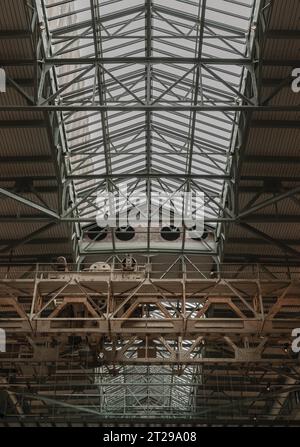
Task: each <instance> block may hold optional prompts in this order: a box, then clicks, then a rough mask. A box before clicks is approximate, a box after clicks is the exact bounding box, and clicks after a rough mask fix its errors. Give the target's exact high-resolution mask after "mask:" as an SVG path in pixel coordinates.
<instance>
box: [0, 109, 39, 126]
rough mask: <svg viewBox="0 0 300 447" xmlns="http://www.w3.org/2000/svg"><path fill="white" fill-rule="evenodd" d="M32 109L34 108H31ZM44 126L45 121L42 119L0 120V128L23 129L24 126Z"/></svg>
mask: <svg viewBox="0 0 300 447" xmlns="http://www.w3.org/2000/svg"><path fill="white" fill-rule="evenodd" d="M32 111H34V109H33V110H32ZM42 127H46V123H45V121H43V120H2V121H0V128H1V129H11V128H18V129H21V128H22V129H23V128H24V129H25V128H34V129H35V128H42Z"/></svg>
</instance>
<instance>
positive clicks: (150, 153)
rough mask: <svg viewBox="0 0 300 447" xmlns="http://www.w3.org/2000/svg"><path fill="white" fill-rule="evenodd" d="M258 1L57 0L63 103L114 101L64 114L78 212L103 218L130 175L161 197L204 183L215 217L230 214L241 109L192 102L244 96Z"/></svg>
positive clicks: (209, 215)
mask: <svg viewBox="0 0 300 447" xmlns="http://www.w3.org/2000/svg"><path fill="white" fill-rule="evenodd" d="M255 6H256V4H255V1H254V0H243V1H236V0H232V1H230V0H206V1H205V0H202V1H201V0H198V1H191V0H168V1H167V2H166V1H163V0H156V1H152V0H146V1H144V0H143V1H142V0H109V1H100V0H74V1H55V0H52V1H50V0H47V1H46V14H47V17H48V29H49V32H50V33H51V43H52V46H51V53H52V57H53V58H55V59H56V60H58V59H62V61H61V62H60V63H59V64H58V65H57V79H58V86H59V90H60V91H59V93H60V95H59V96H58V95H57V97H56V101H58V102H59V104H64V105H67V104H72V105H73V106H74V105H78V106H80V105H95V106H97V105H100V106H107V107H106V109H104V110H101V111H100V110H95V111H82V110H78V111H76V112H65V113H64V123H65V130H66V136H67V144H68V153H67V157H68V159H69V169H70V174H71V175H72V178H73V181H74V185H75V191H76V198H75V197H74V209H73V212H75V213H78V215H79V216H80V217H81V218H82V219H83V218H85V219H87V218H91V222H93V221H94V219H95V215H96V213H97V211H98V208H97V197H99V194H101V193H103V192H104V191H110V192H116V191H117V190H118V189H119V188H120V186H121V185H124V183H125V182H126V184H127V187H128V191H129V196H130V194H133V193H135V194H136V193H141V194H145V196H146V197H147V198H148V199H149V200H150V199H151V195H152V194H155V193H157V192H158V191H166V192H169V193H174V192H175V191H181V192H183V191H201V192H202V193H204V195H205V216H206V219H210V220H211V221H213V220H214V219H215V218H217V217H218V216H221V215H222V214H223V208H222V206H223V205H224V200H223V196H224V193H225V192H226V187H225V182H226V178H227V174H228V169H229V167H230V162H231V157H230V155H231V143H232V139H233V138H232V136H233V132H234V128H235V124H236V123H237V121H238V113H237V112H233V111H216V110H210V111H197V110H195V109H193V108H192V106H205V105H209V106H215V105H235V104H239V103H242V101H243V99H244V97H243V94H242V93H243V82H244V79H245V75H246V71H247V70H246V68H245V64H246V62H245V61H246V60H247V57H249V51H250V50H251V49H250V48H249V44H248V42H249V37H250V34H251V31H253V30H252V28H253V26H252V27H251V24H252V18H253V14H254V9H255ZM72 59H73V60H74V63H73V61H72ZM64 60H65V61H66V60H67V62H64ZM241 61H242V62H241ZM174 105H176V110H172V107H174ZM128 206H130V204H129V203H128ZM215 225H216V224H215V223H212V224H210V226H211V227H214V226H215ZM150 237H151V236H150ZM149 246H150V245H149V244H148V248H149Z"/></svg>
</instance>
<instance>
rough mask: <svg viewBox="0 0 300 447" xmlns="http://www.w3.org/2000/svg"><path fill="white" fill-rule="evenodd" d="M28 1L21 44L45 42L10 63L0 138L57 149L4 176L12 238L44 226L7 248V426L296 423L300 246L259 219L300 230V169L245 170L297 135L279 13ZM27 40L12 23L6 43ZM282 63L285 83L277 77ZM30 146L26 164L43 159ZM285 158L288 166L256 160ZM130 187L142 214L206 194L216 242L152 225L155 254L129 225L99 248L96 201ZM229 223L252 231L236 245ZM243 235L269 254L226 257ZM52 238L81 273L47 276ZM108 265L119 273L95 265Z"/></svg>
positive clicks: (259, 6)
mask: <svg viewBox="0 0 300 447" xmlns="http://www.w3.org/2000/svg"><path fill="white" fill-rule="evenodd" d="M4 1H6V0H4ZM14 1H16V2H19V4H18V5H19V8H20V16H21V18H22V19H23V22H25V23H26V24H27V25H26V29H24V30H21V31H20V30H19V34H17V35H16V38H17V39H18V38H20V39H21V38H22V36H24V39H25V38H26V39H27V40H28V42H29V44H28V48H27V47H26V48H25V47H24V48H25V49H24V48H22V51H20V52H19V53H18V51H16V52H12V54H11V55H9V54H6V52H4V54H5V57H2V59H1V66H2V67H4V68H5V69H6V70H7V73H8V75H7V83H8V85H9V88H10V89H11V90H10V92H9V95H10V96H9V97H8V99H6V98H7V97H4V98H3V96H1V97H0V100H1V102H0V114H1V118H3V117H4V121H3V122H2V123H1V125H0V132H1V130H2V129H10V128H15V127H16V128H18V129H19V133H20V135H21V131H20V129H26V131H28V129H29V130H31V129H32V130H33V133H35V134H36V135H37V134H39V135H38V137H36V138H37V140H38V144H42V143H43V141H44V140H45V139H46V140H47V142H48V145H49V153H47V154H44V153H43V154H39V156H38V157H37V158H38V159H39V161H42V162H43V163H46V164H47V169H46V168H43V169H41V172H39V169H38V168H37V169H32V171H30V175H27V174H26V170H24V171H22V170H21V171H22V175H20V177H18V176H17V175H16V176H13V180H12V175H11V174H10V173H9V172H8V173H6V171H4V170H3V174H4V175H3V176H1V179H0V182H1V183H0V194H1V199H2V200H3V201H4V203H6V202H8V205H7V210H6V209H5V212H4V213H3V215H1V216H0V226H1V225H2V224H11V223H13V224H14V225H15V223H16V221H17V225H19V226H20V225H22V224H23V225H24V226H26V225H28V224H30V225H32V227H30V228H31V230H30V231H29V232H27V233H26V234H24V235H23V236H20V237H18V239H16V240H13V241H10V240H9V239H8V238H7V239H4V238H3V240H2V242H1V243H0V261H1V260H2V255H3V259H4V264H1V263H0V275H1V276H0V312H1V313H0V327H1V328H4V329H5V330H6V333H7V352H6V353H5V354H2V353H1V356H0V366H1V372H0V408H2V407H3V404H2V400H3V399H4V401H5V410H6V414H7V415H8V417H7V421H8V422H7V423H10V421H12V422H13V423H14V422H16V421H21V423H23V421H24V423H27V422H28V423H29V424H31V423H32V424H34V423H41V424H43V422H45V423H46V421H50V422H49V423H52V422H53V424H55V423H65V422H66V421H68V422H69V421H70V422H75V423H76V422H82V421H87V423H89V422H91V423H95V424H99V423H100V424H101V423H106V422H107V421H109V422H112V421H113V422H116V421H120V422H122V423H124V422H128V423H130V421H131V420H132V418H137V419H139V420H141V421H142V423H145V421H147V422H148V421H151V420H153V421H154V422H157V421H158V420H160V421H162V420H164V421H170V423H172V422H174V421H187V420H190V421H191V422H192V423H197V422H198V423H199V424H202V423H205V424H206V423H211V422H215V423H220V424H222V423H224V424H230V423H239V424H244V423H245V424H247V423H253V421H255V422H256V421H257V420H259V421H266V423H272V422H274V421H275V422H276V421H283V422H286V421H290V420H292V419H293V418H294V417H295V418H297V415H298V411H299V410H298V409H299V402H300V398H299V366H298V360H297V355H295V354H294V353H293V352H292V351H291V349H290V344H291V331H292V330H293V329H294V328H295V327H296V326H297V325H299V319H300V315H299V310H300V309H299V256H300V253H299V251H298V249H297V242H295V241H294V240H293V239H289V238H288V236H286V237H284V236H281V237H280V238H278V240H277V239H274V238H273V237H272V236H270V235H269V234H268V232H267V231H266V230H265V228H261V225H270V227H272V225H274V224H278V223H279V220H280V219H282V222H286V223H295V224H297V223H298V221H299V216H298V215H297V213H296V212H294V209H292V212H291V213H290V214H288V212H286V211H285V209H284V210H282V208H281V207H283V202H284V201H285V200H288V201H291V202H292V201H293V202H295V203H296V205H297V204H298V205H297V206H298V207H299V203H300V202H299V199H298V195H299V192H300V189H299V188H300V187H299V176H298V177H297V176H296V174H295V175H292V174H286V175H283V173H282V175H281V176H280V178H279V176H278V175H277V177H276V176H275V175H273V176H271V177H270V179H267V180H266V176H265V174H264V173H262V172H260V169H257V172H255V175H254V174H253V173H252V174H251V173H249V172H246V173H244V172H243V171H242V162H244V161H246V162H248V163H253V164H254V163H257V162H258V161H257V160H258V159H257V157H256V155H251V154H250V155H249V154H247V151H246V149H247V148H246V145H247V138H248V136H249V133H250V130H251V128H254V129H258V130H260V129H266V128H269V127H270V128H272V127H273V126H274V123H275V126H277V128H278V129H281V128H283V129H284V128H286V129H297V126H298V122H297V117H298V116H299V115H298V114H299V111H300V106H299V104H298V103H297V101H295V100H293V101H292V100H290V99H288V100H286V101H285V100H283V99H282V97H281V96H280V94H281V93H282V90H283V89H284V88H286V87H287V86H289V83H290V81H291V75H290V71H291V68H292V67H295V66H297V61H296V60H295V59H294V58H293V57H290V56H289V54H288V55H287V57H286V58H284V57H282V58H273V57H271V56H270V57H269V56H267V57H265V56H264V48H265V45H266V38H267V37H268V36H272V35H273V38H274V33H275V34H276V33H278V38H282V36H283V35H284V36H287V37H288V38H289V37H291V33H289V32H288V31H284V32H283V31H282V32H281V33H280V31H277V30H272V29H271V30H270V29H269V23H270V20H271V19H270V17H271V11H272V8H274V5H273V3H276V2H275V1H274V2H269V1H267V0H241V1H240V0H226V1H221V0H168V1H167V2H166V1H162V0H145V1H144V0H130V1H128V0H103V1H100V0H72V1H70V0H59V1H58V0H57V1H56V0H30V1H26V2H25V1H24V2H23V1H22V0H14ZM21 4H22V8H21V6H20V5H21ZM10 8H11V6H10V5H8V6H7V11H8V12H7V11H6V13H7V17H9V15H10V13H11V10H10ZM12 15H13V14H12ZM0 20H1V17H0ZM23 26H24V25H23ZM22 33H23V34H22ZM272 33H273V34H272ZM12 36H13V31H9V30H4V31H0V39H8V38H12ZM295 37H296V36H295ZM276 38H277V34H276ZM284 38H285V37H284ZM0 43H1V40H0ZM23 53H24V57H23ZM270 53H272V52H270ZM15 54H17V56H16V55H15ZM268 54H269V53H268ZM18 55H19V56H21V57H18ZM9 56H10V57H9ZM274 67H275V68H276V67H277V68H278V70H281V71H282V73H283V72H284V73H286V72H288V73H287V77H286V78H285V79H281V78H278V79H276V82H275V81H274V80H273V79H271V75H270V74H268V75H266V72H267V73H269V72H270V73H271V70H273V69H274ZM267 76H270V78H268V77H267ZM280 76H281V75H280ZM282 76H283V75H282ZM26 77H27V78H26ZM28 85H29V88H28ZM266 88H267V89H268V90H267V94H266ZM12 92H13V93H12ZM278 95H279V97H278ZM276 117H279V118H276ZM45 135H46V136H45ZM31 138H32V137H31ZM21 139H22V136H20V140H21ZM281 139H283V140H284V138H282V137H281ZM28 140H29V141H30V139H29V138H28ZM295 140H296V138H295ZM33 141H34V139H33ZM265 144H266V143H265ZM273 144H274V143H273ZM45 152H46V151H45ZM30 153H31V152H30ZM33 153H34V151H33V152H32V155H30V156H29V155H28V153H26V155H23V156H21V157H20V162H21V163H24V164H25V165H27V164H29V163H32V164H33V163H34V162H35V155H33ZM4 159H5V160H4ZM4 159H3V157H2V161H3V160H4V161H5V163H11V162H15V161H16V159H17V156H16V157H13V156H11V155H10V154H9V155H6V156H5V157H4ZM270 159H272V163H279V162H280V163H281V162H283V157H281V159H280V160H278V159H277V157H276V156H275V155H273V156H271V155H264V156H261V158H260V160H261V162H266V161H267V162H269V161H270ZM4 161H3V162H4ZM291 163H297V158H296V157H295V159H294V160H292V158H291ZM24 172H25V173H24ZM12 183H13V185H12ZM125 183H126V184H127V186H128V195H126V196H125V197H124V201H125V203H127V204H129V205H130V201H131V199H132V197H133V196H134V195H135V194H141V195H144V196H145V197H146V199H147V203H150V204H151V203H153V202H154V196H155V194H156V193H157V192H160V191H163V192H165V193H166V194H169V195H171V196H172V195H173V194H174V193H176V192H178V191H179V192H190V191H192V192H201V193H203V194H204V202H205V229H206V232H207V233H208V234H209V237H208V238H207V239H204V238H203V240H200V241H199V240H197V241H192V242H191V241H190V240H188V238H187V234H186V233H187V229H186V228H183V229H182V230H181V235H180V240H179V242H178V243H177V245H175V244H174V245H173V246H172V245H167V244H166V245H163V244H161V241H159V243H158V242H157V238H156V233H155V231H153V229H152V227H151V222H150V219H149V217H148V223H147V226H146V228H145V230H144V234H143V235H142V237H141V239H142V243H141V244H140V245H139V244H138V243H136V242H135V241H132V242H129V243H128V244H127V245H126V244H125V245H122V244H120V242H119V241H118V238H117V237H116V236H117V232H116V229H115V228H110V229H109V234H108V237H107V242H105V243H103V242H102V241H99V240H98V239H97V237H98V236H97V235H96V237H95V238H93V236H92V237H90V236H88V237H87V235H88V234H89V233H91V225H92V226H93V225H94V224H95V215H96V213H97V212H98V210H99V203H98V202H97V200H98V197H99V195H101V194H104V193H105V192H107V191H108V192H112V193H114V194H116V193H118V192H119V193H120V194H122V187H123V186H124V184H125ZM274 185H275V186H274ZM248 193H250V194H252V195H251V196H250V197H249V198H247V200H245V198H244V197H243V196H242V194H246V195H247V194H248ZM47 194H50V195H51V194H52V195H55V199H53V197H52V196H51V199H49V197H48V196H47ZM266 194H267V195H266ZM5 201H6V202H5ZM12 204H13V205H14V208H13V207H12ZM4 208H5V207H4V206H3V209H4ZM273 208H275V212H273ZM11 209H12V211H11ZM270 210H271V211H270ZM278 210H279V211H278ZM148 212H149V210H148V209H146V214H147V213H148ZM257 213H258V214H257ZM147 216H148V215H147ZM279 218H280V219H279ZM232 225H233V226H234V225H235V226H236V227H234V228H238V232H237V233H238V234H237V235H234V237H232V234H231V235H230V237H228V234H230V231H231V232H232ZM57 228H60V229H61V230H57ZM92 228H93V227H92ZM242 230H245V231H246V232H248V233H249V234H251V235H252V236H253V239H254V238H256V239H255V243H256V244H257V245H258V246H259V247H261V248H259V250H257V252H258V254H257V253H256V252H255V255H252V256H253V259H254V261H256V260H257V261H258V262H257V263H255V262H251V259H252V258H251V250H249V253H248V252H247V248H246V254H243V253H241V255H240V253H235V252H234V250H233V253H231V256H232V257H233V259H235V257H236V258H237V259H239V260H240V258H241V259H242V262H241V263H231V264H226V263H223V262H222V261H223V259H224V256H225V257H226V249H225V248H226V245H225V244H228V239H230V241H231V242H233V240H234V241H235V243H241V240H242V239H243V233H239V231H241V232H242ZM55 231H57V233H54V232H55ZM59 231H61V233H59ZM92 232H93V231H92ZM42 234H44V235H45V234H47V237H45V236H44V237H42V238H41V239H39V237H40V236H41V235H42ZM53 234H55V235H56V239H55V240H56V243H57V245H58V247H60V244H64V243H65V242H66V240H68V242H69V244H70V245H71V247H70V251H69V252H68V253H67V252H65V253H59V254H68V260H71V259H72V258H73V262H75V264H68V265H67V264H66V265H65V271H64V272H62V271H58V268H57V264H55V263H52V264H49V262H50V258H51V256H50V253H49V250H48V248H49V247H50V244H51V243H52V239H53ZM57 234H58V235H59V236H57ZM257 239H258V242H257ZM34 241H35V243H36V245H37V246H39V245H41V247H43V246H45V247H46V252H45V253H44V255H41V258H40V259H42V260H45V262H47V264H43V263H40V264H35V263H32V264H28V265H25V264H24V261H25V260H26V259H27V256H28V257H29V259H30V260H31V257H30V256H31V255H30V254H29V255H26V253H27V252H26V250H24V252H22V247H24V245H25V246H26V244H27V243H28V242H30V243H34ZM259 242H260V243H261V244H260V245H259ZM264 243H267V244H269V245H268V246H270V247H271V246H272V250H273V251H272V252H271V249H270V254H269V253H266V251H267V250H264V249H265V246H264V245H263V244H264ZM105 244H106V245H105ZM292 244H296V247H295V248H294V247H293V246H292ZM224 245H225V248H224ZM58 249H60V248H58ZM275 249H276V250H277V251H276V250H275ZM14 250H21V251H20V252H17V253H18V254H17V255H16V256H15V257H14ZM260 250H261V251H265V253H262V254H260ZM278 251H279V254H278ZM19 253H20V254H19ZM124 253H132V254H134V256H135V258H136V260H137V263H136V265H135V267H134V268H132V270H129V271H127V270H126V269H125V270H124V268H123V267H124V266H123V264H122V256H123V254H124ZM53 254H56V255H57V253H56V252H55V250H54V251H53ZM5 256H6V257H5ZM239 256H240V257H239ZM260 256H261V257H262V258H263V259H265V258H268V256H269V257H270V259H271V260H272V262H271V264H265V263H264V262H261V263H259V259H260ZM18 259H19V260H20V265H15V264H14V263H13V262H12V260H13V261H17V260H18ZM277 260H278V262H277ZM283 260H284V261H286V262H283ZM95 261H104V262H105V269H106V271H102V272H99V271H96V272H95V271H93V270H90V269H91V264H92V263H93V262H95ZM1 405H2V407H1ZM249 421H250V422H249Z"/></svg>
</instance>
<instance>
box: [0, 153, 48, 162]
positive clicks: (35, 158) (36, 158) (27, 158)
mask: <svg viewBox="0 0 300 447" xmlns="http://www.w3.org/2000/svg"><path fill="white" fill-rule="evenodd" d="M26 152H27V153H30V150H28V151H26ZM51 162H52V157H51V156H50V155H24V156H22V155H21V156H5V157H0V164H16V163H26V164H27V163H29V164H31V163H51Z"/></svg>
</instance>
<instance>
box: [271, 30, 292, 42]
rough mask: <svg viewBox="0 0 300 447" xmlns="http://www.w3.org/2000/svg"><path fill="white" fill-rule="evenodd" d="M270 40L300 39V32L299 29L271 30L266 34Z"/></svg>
mask: <svg viewBox="0 0 300 447" xmlns="http://www.w3.org/2000/svg"><path fill="white" fill-rule="evenodd" d="M266 37H268V38H269V39H276V40H278V39H281V40H285V39H288V40H293V39H300V31H299V30H297V29H293V30H292V29H270V30H268V31H267V32H266Z"/></svg>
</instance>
